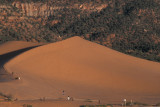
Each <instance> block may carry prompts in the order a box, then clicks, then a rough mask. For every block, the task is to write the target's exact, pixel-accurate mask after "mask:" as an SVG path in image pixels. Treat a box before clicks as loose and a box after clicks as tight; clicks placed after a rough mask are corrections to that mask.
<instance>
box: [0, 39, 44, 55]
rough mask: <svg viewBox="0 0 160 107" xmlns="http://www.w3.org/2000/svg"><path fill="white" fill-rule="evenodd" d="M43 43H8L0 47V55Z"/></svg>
mask: <svg viewBox="0 0 160 107" xmlns="http://www.w3.org/2000/svg"><path fill="white" fill-rule="evenodd" d="M42 44H43V43H33V42H25V41H9V42H6V43H3V44H1V45H0V55H2V54H6V53H9V52H12V51H16V50H19V49H23V48H27V47H32V46H37V45H42Z"/></svg>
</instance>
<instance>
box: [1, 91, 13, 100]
mask: <svg viewBox="0 0 160 107" xmlns="http://www.w3.org/2000/svg"><path fill="white" fill-rule="evenodd" d="M0 96H3V97H5V98H6V99H4V100H6V101H13V96H12V95H11V94H8V95H6V94H4V93H2V92H0Z"/></svg>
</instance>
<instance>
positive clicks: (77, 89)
mask: <svg viewBox="0 0 160 107" xmlns="http://www.w3.org/2000/svg"><path fill="white" fill-rule="evenodd" d="M5 68H6V69H7V70H8V71H9V72H15V73H16V75H18V76H20V77H21V80H20V81H13V82H10V83H0V91H2V92H4V93H7V92H8V93H11V94H13V95H14V96H15V97H18V98H19V99H37V98H41V97H46V98H60V97H66V96H68V95H69V96H72V97H74V98H76V99H100V100H101V102H105V103H106V102H115V103H116V102H118V101H122V99H123V98H127V100H130V99H133V100H137V101H140V102H146V103H156V102H159V101H160V85H159V84H160V64H159V63H156V62H151V61H147V60H143V59H139V58H135V57H132V56H128V55H125V54H122V53H119V52H117V51H114V50H111V49H109V48H106V47H104V46H101V45H98V44H96V43H92V42H89V41H87V40H83V39H81V38H79V37H72V38H70V39H67V40H64V41H60V42H57V43H52V44H48V45H45V46H41V47H37V48H35V49H32V50H30V51H27V52H25V53H23V54H21V55H19V56H17V57H15V58H14V59H13V60H11V61H10V62H8V63H7V64H6V65H5ZM62 90H65V95H64V96H63V95H62Z"/></svg>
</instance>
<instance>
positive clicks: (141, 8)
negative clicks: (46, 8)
mask: <svg viewBox="0 0 160 107" xmlns="http://www.w3.org/2000/svg"><path fill="white" fill-rule="evenodd" d="M122 4H123V5H122ZM159 8H160V4H159V3H158V2H157V1H154V0H117V1H114V0H113V2H112V4H110V5H108V7H106V8H105V9H103V10H102V11H101V12H93V13H92V14H90V15H84V14H83V15H81V16H80V17H79V18H78V17H75V16H74V17H72V16H73V15H72V16H70V19H72V21H70V20H68V16H64V17H63V18H64V19H62V22H61V23H58V24H56V25H54V26H51V27H50V29H51V30H53V31H54V32H56V31H57V30H58V31H59V32H58V33H57V34H60V35H67V36H68V37H70V36H74V35H78V36H84V37H85V38H86V39H88V40H91V41H98V43H100V44H102V45H106V46H110V47H111V48H113V49H116V50H118V51H121V52H124V53H127V54H131V55H134V56H139V57H142V58H146V59H149V60H155V61H160V32H159V31H160V29H159V28H160V27H159V26H160V24H159V23H158V22H159V21H160V16H159V13H160V11H159ZM111 34H115V37H114V38H113V40H112V41H109V42H111V45H107V44H105V42H108V41H107V37H108V36H109V35H111ZM88 35H89V38H88ZM157 41H158V42H157Z"/></svg>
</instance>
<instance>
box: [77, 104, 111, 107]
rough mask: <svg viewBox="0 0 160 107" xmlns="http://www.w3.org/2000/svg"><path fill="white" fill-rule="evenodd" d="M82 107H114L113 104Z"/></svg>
mask: <svg viewBox="0 0 160 107" xmlns="http://www.w3.org/2000/svg"><path fill="white" fill-rule="evenodd" d="M80 107H113V105H111V104H107V105H80Z"/></svg>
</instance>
